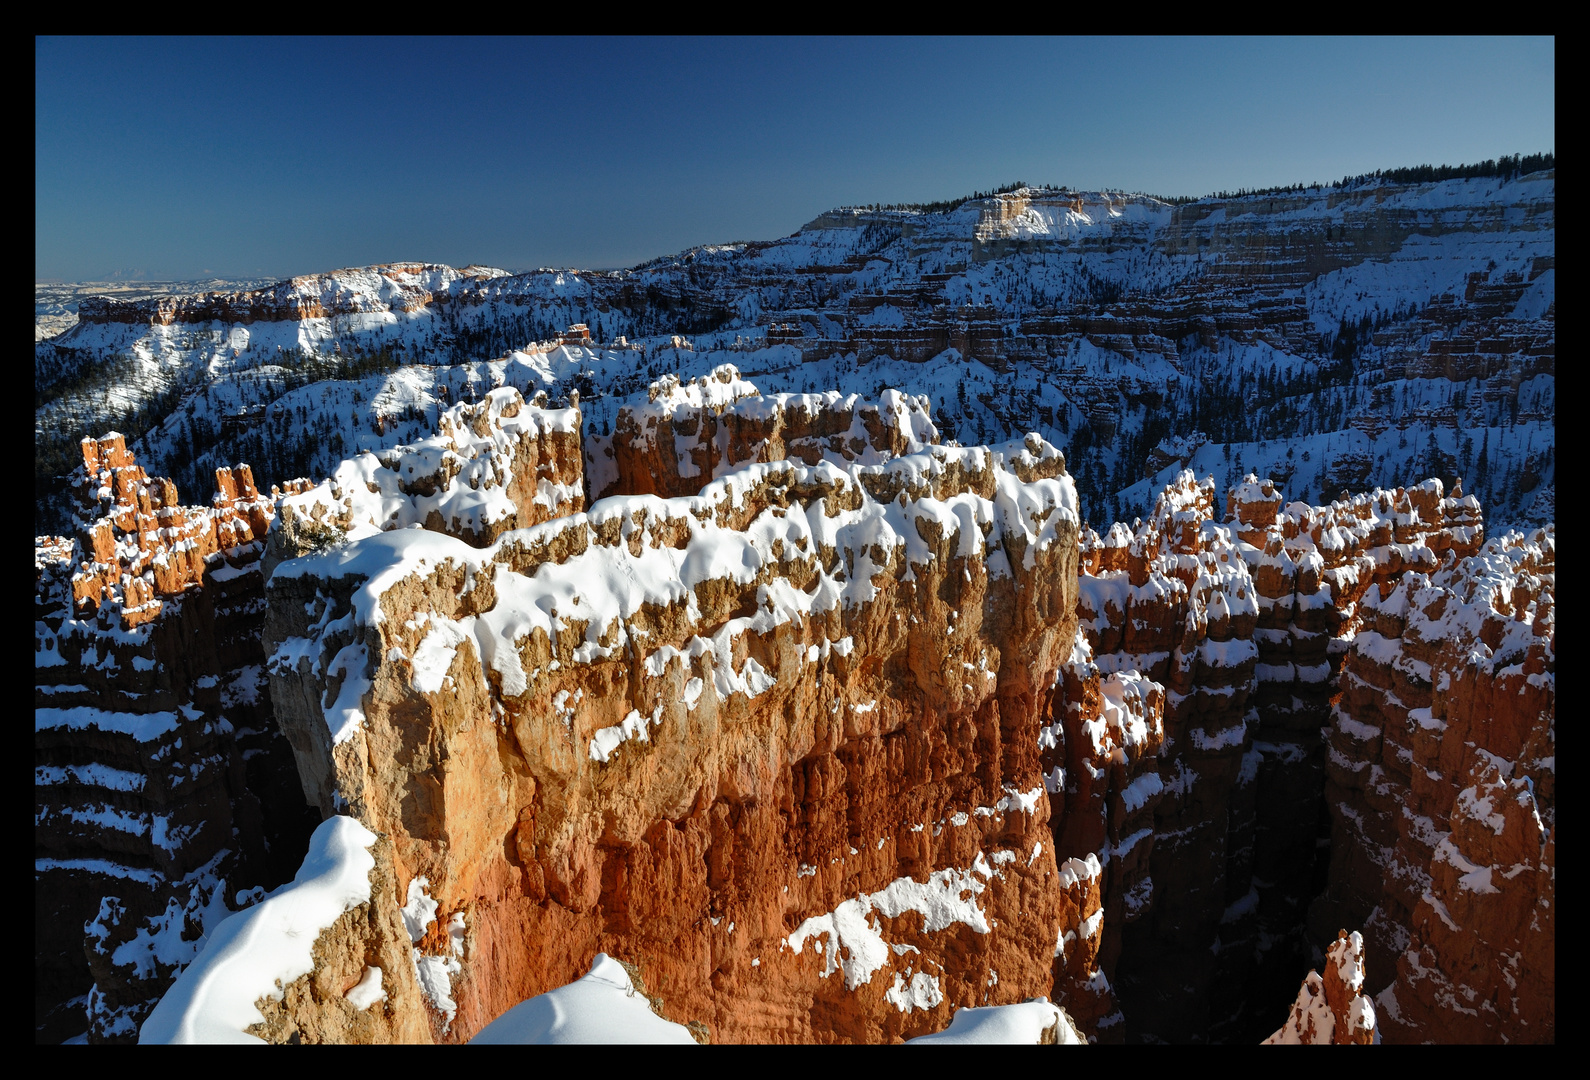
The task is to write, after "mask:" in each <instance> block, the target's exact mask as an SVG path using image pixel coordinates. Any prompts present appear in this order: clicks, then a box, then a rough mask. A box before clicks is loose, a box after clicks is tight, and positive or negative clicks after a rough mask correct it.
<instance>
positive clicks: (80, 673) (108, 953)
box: [33, 434, 313, 1041]
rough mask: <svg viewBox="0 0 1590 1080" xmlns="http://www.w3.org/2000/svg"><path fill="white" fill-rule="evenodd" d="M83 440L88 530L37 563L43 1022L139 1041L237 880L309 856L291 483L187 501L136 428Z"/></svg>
mask: <svg viewBox="0 0 1590 1080" xmlns="http://www.w3.org/2000/svg"><path fill="white" fill-rule="evenodd" d="M82 449H83V466H82V467H81V468H80V469H79V470H78V471H77V473H76V476H75V477H74V487H75V490H76V491H77V493H78V498H79V508H80V509H79V517H78V529H77V534H76V535H75V536H73V537H70V538H42V539H41V541H40V543H39V544H38V545H37V546H36V555H35V562H34V565H35V593H34V682H35V689H34V705H35V708H34V739H33V745H34V856H35V863H34V888H35V901H34V902H35V915H36V919H35V934H34V963H35V969H36V976H35V982H34V987H35V991H34V992H35V1019H34V1022H35V1028H36V1032H37V1035H38V1037H39V1038H40V1039H42V1040H46V1041H59V1040H60V1039H62V1038H65V1037H68V1036H71V1035H75V1034H78V1033H80V1032H82V1030H83V1028H84V1027H85V1026H86V1027H87V1028H88V1034H89V1038H90V1040H91V1041H126V1040H128V1039H130V1038H132V1037H133V1036H135V1035H136V1032H137V1025H138V1024H139V1022H141V1020H142V1018H143V1016H144V1015H145V1014H146V1013H147V1012H148V1010H149V1008H150V1007H151V1006H152V1005H153V1003H154V1001H155V1000H156V999H158V997H159V996H160V994H161V993H163V992H164V990H165V988H166V986H167V985H169V983H170V981H171V979H172V976H173V975H174V973H175V972H176V971H177V970H179V969H180V968H181V966H182V965H183V964H184V963H186V962H187V960H188V959H190V958H191V957H192V955H193V953H194V951H195V949H196V948H197V947H198V945H197V941H198V939H199V938H200V936H201V935H202V934H203V932H204V928H205V927H206V926H207V925H210V924H211V923H213V922H214V921H216V920H217V919H218V918H221V917H224V916H225V914H226V913H227V912H228V911H229V910H230V907H231V906H232V905H233V904H235V903H236V902H237V901H236V898H235V896H234V895H233V893H234V892H235V891H236V888H237V885H238V884H241V883H242V882H244V881H247V882H249V883H253V882H265V883H267V884H270V883H274V882H275V881H280V880H282V878H283V877H284V876H290V875H291V873H292V871H293V869H294V867H295V866H296V863H297V860H298V857H299V854H300V853H301V851H302V843H303V841H304V839H305V838H307V835H308V832H307V830H308V828H309V826H310V825H312V823H313V819H312V818H310V819H308V820H306V819H305V817H304V814H305V812H306V810H307V808H306V807H305V805H304V801H303V796H302V794H301V791H300V790H298V788H297V785H296V784H295V783H294V782H293V779H294V775H295V769H294V766H293V759H292V754H291V750H290V748H289V747H288V746H287V744H286V742H285V741H284V740H282V739H281V737H280V735H279V734H278V733H277V732H276V730H275V728H274V725H273V724H272V723H271V721H270V716H271V711H270V702H269V698H268V696H267V691H266V688H265V686H264V681H263V677H262V661H263V659H264V656H263V654H262V653H261V651H260V636H259V635H260V624H261V622H262V620H263V616H264V604H263V597H262V593H263V584H264V583H263V578H262V576H261V574H260V570H259V556H260V552H261V548H262V542H261V539H260V538H262V537H263V535H264V533H265V531H266V529H267V528H268V527H269V524H270V520H271V498H272V496H273V495H274V494H276V493H272V496H267V495H261V494H260V493H259V492H258V491H256V490H255V488H254V486H253V481H252V478H251V476H250V474H249V470H248V467H247V466H239V467H238V468H237V470H235V471H233V470H221V471H219V472H218V473H217V476H216V485H217V488H218V491H217V493H216V495H215V498H214V501H213V503H212V505H210V506H208V507H205V506H184V505H182V504H181V503H180V502H179V499H178V495H177V490H176V487H175V485H174V484H172V483H171V481H169V480H165V479H161V478H158V477H149V476H147V475H145V473H144V471H143V469H142V468H141V467H140V466H139V465H138V464H137V462H136V461H135V460H134V459H133V456H132V455H131V454H130V453H129V452H128V451H127V449H126V445H125V443H124V441H123V439H122V437H121V436H120V435H116V434H111V435H107V436H104V437H103V438H100V439H97V440H94V439H84V440H83V443H82ZM273 856H274V857H273ZM227 881H231V882H233V886H232V889H231V890H230V891H229V890H228V889H227ZM85 925H86V934H87V938H86V942H85V936H84V935H85ZM85 950H86V962H85Z"/></svg>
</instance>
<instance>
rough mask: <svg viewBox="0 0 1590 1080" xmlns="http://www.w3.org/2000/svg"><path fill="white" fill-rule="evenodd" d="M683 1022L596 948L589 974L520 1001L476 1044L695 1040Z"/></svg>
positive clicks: (478, 1036) (482, 1033) (486, 1029)
mask: <svg viewBox="0 0 1590 1080" xmlns="http://www.w3.org/2000/svg"><path fill="white" fill-rule="evenodd" d="M694 1041H695V1040H693V1039H692V1038H691V1037H690V1031H689V1030H688V1029H687V1028H686V1027H684V1025H682V1024H676V1023H673V1022H671V1021H668V1020H664V1019H663V1018H662V1017H660V1016H658V1015H657V1014H656V1013H654V1012H653V1011H652V1010H651V1007H650V1003H649V1002H647V1000H646V998H645V997H644V996H643V995H641V994H640V993H638V992H637V991H636V990H635V986H634V983H633V982H631V981H630V978H629V972H627V971H625V970H624V967H623V965H621V964H620V963H619V962H618V961H617V960H614V959H613V958H612V957H610V956H608V955H607V954H606V953H597V954H596V959H595V960H593V961H592V962H591V970H590V972H589V973H587V974H586V975H584V976H582V977H581V978H579V979H577V980H575V981H574V982H572V983H569V984H568V985H566V986H560V987H558V988H557V989H556V990H552V991H549V992H548V993H545V994H542V995H540V996H539V997H533V998H530V999H529V1000H528V1001H521V1002H520V1003H519V1004H517V1005H515V1006H514V1007H513V1008H511V1009H509V1010H508V1011H507V1012H505V1013H503V1014H502V1015H501V1016H499V1017H497V1019H495V1020H493V1021H492V1022H491V1023H489V1024H487V1025H486V1026H485V1027H484V1028H482V1029H481V1030H480V1031H479V1033H477V1034H476V1035H475V1037H474V1038H473V1039H471V1040H470V1042H471V1043H472V1044H480V1045H483V1046H491V1045H531V1044H534V1045H545V1044H550V1043H585V1044H597V1043H669V1044H681V1045H682V1044H685V1043H694Z"/></svg>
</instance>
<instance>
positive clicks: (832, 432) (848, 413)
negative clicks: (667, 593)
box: [587, 364, 939, 498]
mask: <svg viewBox="0 0 1590 1080" xmlns="http://www.w3.org/2000/svg"><path fill="white" fill-rule="evenodd" d="M647 399H648V400H647V403H646V404H645V405H641V406H628V407H625V408H624V409H622V410H620V412H619V416H618V423H617V424H616V425H615V427H614V431H613V435H612V437H611V438H610V439H609V438H605V437H602V436H594V437H592V438H590V439H589V449H588V451H587V465H588V467H589V468H590V471H591V480H590V483H589V487H590V488H591V491H592V493H593V494H594V495H596V496H597V497H598V498H600V497H601V496H604V495H610V494H626V495H660V496H663V497H664V498H668V497H672V496H678V495H694V494H695V493H696V492H698V491H700V490H701V488H702V486H703V485H704V484H706V483H708V482H709V481H712V480H715V479H717V478H719V477H721V476H725V475H727V474H728V473H730V472H733V471H734V470H735V469H738V468H740V467H742V466H744V465H747V464H752V463H759V462H762V463H765V462H771V461H783V460H786V459H794V460H797V461H802V462H804V463H805V464H807V465H815V464H817V463H818V462H819V461H823V460H832V461H836V462H846V463H849V462H856V463H858V464H862V465H876V464H879V463H881V462H884V461H887V460H888V459H890V458H893V457H899V456H900V455H902V454H911V453H918V452H920V451H921V450H922V449H923V448H924V447H925V446H927V445H928V444H929V443H936V442H938V441H939V437H938V434H939V433H938V429H937V428H936V427H934V425H933V421H932V418H931V417H930V416H929V413H928V402H927V399H926V398H914V397H911V396H909V395H906V394H901V393H900V392H899V391H896V390H885V391H884V392H883V394H882V395H880V398H879V400H878V401H877V402H871V401H867V400H865V399H863V398H861V397H859V396H858V395H856V394H839V393H837V392H833V391H830V392H829V393H826V394H768V395H763V394H762V393H761V392H760V391H758V390H757V388H756V387H755V386H754V385H752V384H751V383H749V382H747V381H745V380H744V379H742V378H740V373H739V371H737V370H736V369H735V368H734V366H733V365H730V364H724V365H721V366H719V367H718V368H716V369H715V370H714V371H713V372H712V373H711V374H710V375H703V376H701V377H699V378H698V379H696V380H695V381H694V382H690V383H683V384H682V383H680V381H679V380H678V378H676V377H674V376H671V375H670V376H667V377H666V378H664V379H662V380H661V381H660V382H657V383H653V384H652V386H651V388H650V390H649V392H648V394H647Z"/></svg>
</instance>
